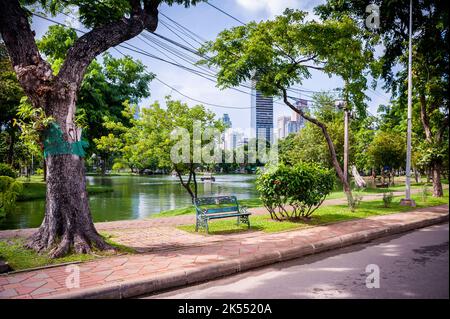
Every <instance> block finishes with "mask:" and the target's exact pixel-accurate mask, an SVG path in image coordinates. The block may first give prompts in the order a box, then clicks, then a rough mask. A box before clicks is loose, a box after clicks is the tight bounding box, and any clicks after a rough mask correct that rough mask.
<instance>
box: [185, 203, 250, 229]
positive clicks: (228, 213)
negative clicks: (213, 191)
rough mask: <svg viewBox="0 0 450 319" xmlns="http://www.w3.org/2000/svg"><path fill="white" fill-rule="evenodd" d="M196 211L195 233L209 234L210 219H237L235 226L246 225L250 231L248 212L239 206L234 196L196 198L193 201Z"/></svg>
mask: <svg viewBox="0 0 450 319" xmlns="http://www.w3.org/2000/svg"><path fill="white" fill-rule="evenodd" d="M194 205H195V210H196V224H195V231H198V229H199V228H203V229H206V232H207V233H209V228H208V221H209V220H211V219H219V218H229V217H237V224H238V225H239V224H240V223H243V224H247V225H248V228H249V229H250V219H249V216H250V215H251V213H250V212H248V211H247V208H245V207H243V206H239V203H238V201H237V199H236V196H217V197H198V198H196V199H195V201H194Z"/></svg>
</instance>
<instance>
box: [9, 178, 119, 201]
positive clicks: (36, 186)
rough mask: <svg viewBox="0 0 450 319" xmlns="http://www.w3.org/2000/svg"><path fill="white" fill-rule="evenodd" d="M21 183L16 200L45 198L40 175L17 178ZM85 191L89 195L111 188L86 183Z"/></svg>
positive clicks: (110, 190)
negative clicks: (20, 191)
mask: <svg viewBox="0 0 450 319" xmlns="http://www.w3.org/2000/svg"><path fill="white" fill-rule="evenodd" d="M18 180H19V181H21V182H22V183H23V192H22V194H20V195H19V196H17V201H18V202H23V201H28V200H35V199H45V191H46V185H45V182H44V181H43V179H42V176H31V178H30V180H27V179H26V178H24V177H20V178H19V179H18ZM87 191H88V193H89V195H95V194H100V193H108V192H112V191H113V188H112V187H108V186H97V185H95V186H94V185H88V186H87Z"/></svg>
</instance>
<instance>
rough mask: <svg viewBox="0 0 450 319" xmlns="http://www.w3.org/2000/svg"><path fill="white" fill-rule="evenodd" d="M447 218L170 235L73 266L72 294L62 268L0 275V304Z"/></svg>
mask: <svg viewBox="0 0 450 319" xmlns="http://www.w3.org/2000/svg"><path fill="white" fill-rule="evenodd" d="M448 214H449V208H448V205H442V206H436V207H430V208H424V209H418V210H415V211H412V212H408V213H398V214H391V215H384V216H376V217H371V218H367V219H359V220H352V221H347V222H341V223H336V224H330V225H325V226H318V227H313V228H308V229H303V230H294V231H288V232H281V233H274V234H265V233H261V232H245V233H240V234H228V235H214V236H204V235H200V234H187V233H184V232H182V231H178V230H176V232H175V233H174V234H175V235H177V236H179V238H178V240H177V241H175V242H177V243H178V245H175V246H174V247H167V246H166V247H164V246H163V240H165V239H164V237H162V238H161V240H160V245H161V246H162V247H163V249H157V247H153V249H151V250H150V252H145V253H142V254H136V255H126V256H117V257H110V258H103V259H98V260H95V261H91V262H86V263H82V264H79V266H80V287H79V288H74V289H68V288H66V285H65V282H66V278H67V276H68V273H66V271H65V270H66V266H57V267H53V268H47V269H41V270H35V271H29V272H23V273H17V274H11V275H4V276H0V298H48V297H57V298H60V297H64V298H68V297H70V298H127V297H134V296H138V295H142V294H146V293H151V292H155V291H158V290H161V289H167V288H171V287H177V286H183V285H186V284H189V283H194V282H199V281H204V280H210V279H214V278H217V277H220V276H224V275H229V274H233V273H236V272H239V271H245V270H248V269H251V268H255V267H259V266H263V265H268V264H271V263H275V262H279V261H284V260H289V259H293V258H297V257H300V256H304V255H306V254H312V253H318V252H321V251H324V250H328V249H333V248H339V247H343V246H346V245H351V244H354V243H359V242H364V241H368V240H372V239H375V238H378V237H382V236H385V235H388V234H389V235H390V234H393V233H399V232H403V231H407V230H411V229H415V228H419V227H424V226H428V225H431V224H435V223H439V222H443V221H445V220H448ZM182 217H186V216H182ZM139 225H142V224H139ZM159 227H160V231H161V233H162V235H164V234H163V233H164V231H163V230H164V226H159ZM166 227H167V226H166ZM104 229H108V230H109V232H110V231H113V230H114V227H111V228H104ZM129 229H131V230H129V231H130V233H133V232H136V230H132V228H129ZM161 229H162V230H161ZM172 229H174V228H173V227H172ZM157 230H158V226H156V227H153V228H151V229H149V230H147V232H149V233H150V232H154V231H157ZM142 231H143V230H142V229H141V230H140V232H142ZM144 233H145V230H144ZM135 235H136V236H137V233H135ZM141 235H142V233H141ZM175 237H176V236H175ZM143 246H144V245H143ZM143 248H145V247H143ZM160 248H161V247H160ZM168 248H170V249H168ZM144 250H145V249H144Z"/></svg>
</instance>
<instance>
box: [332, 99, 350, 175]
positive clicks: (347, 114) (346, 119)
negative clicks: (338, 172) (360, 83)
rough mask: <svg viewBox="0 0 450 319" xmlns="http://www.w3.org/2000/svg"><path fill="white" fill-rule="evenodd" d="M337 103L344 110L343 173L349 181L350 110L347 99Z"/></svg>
mask: <svg viewBox="0 0 450 319" xmlns="http://www.w3.org/2000/svg"><path fill="white" fill-rule="evenodd" d="M335 105H336V107H337V108H339V109H343V110H344V168H343V173H344V180H345V181H346V182H347V181H348V124H349V117H350V112H349V111H348V108H347V103H346V101H343V100H337V101H335Z"/></svg>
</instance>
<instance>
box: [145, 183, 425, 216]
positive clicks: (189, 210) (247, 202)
mask: <svg viewBox="0 0 450 319" xmlns="http://www.w3.org/2000/svg"><path fill="white" fill-rule="evenodd" d="M424 185H425V183H419V184H412V185H411V188H412V189H420V188H422V187H423V186H424ZM431 187H432V185H428V189H430V188H431ZM404 190H405V185H403V184H399V185H398V186H392V187H389V188H366V189H364V191H360V192H357V191H354V194H356V193H358V194H360V195H371V194H382V193H388V192H391V191H392V192H395V191H404ZM338 198H345V193H344V192H342V191H336V192H332V193H331V194H330V195H328V196H327V199H338ZM239 204H240V205H241V206H246V207H248V208H252V207H261V206H263V204H262V202H261V200H260V199H259V198H251V199H240V200H239ZM193 214H195V208H194V207H193V206H188V207H182V208H177V209H172V210H166V211H162V212H159V213H157V214H153V215H151V216H150V218H157V217H172V216H180V215H193Z"/></svg>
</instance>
